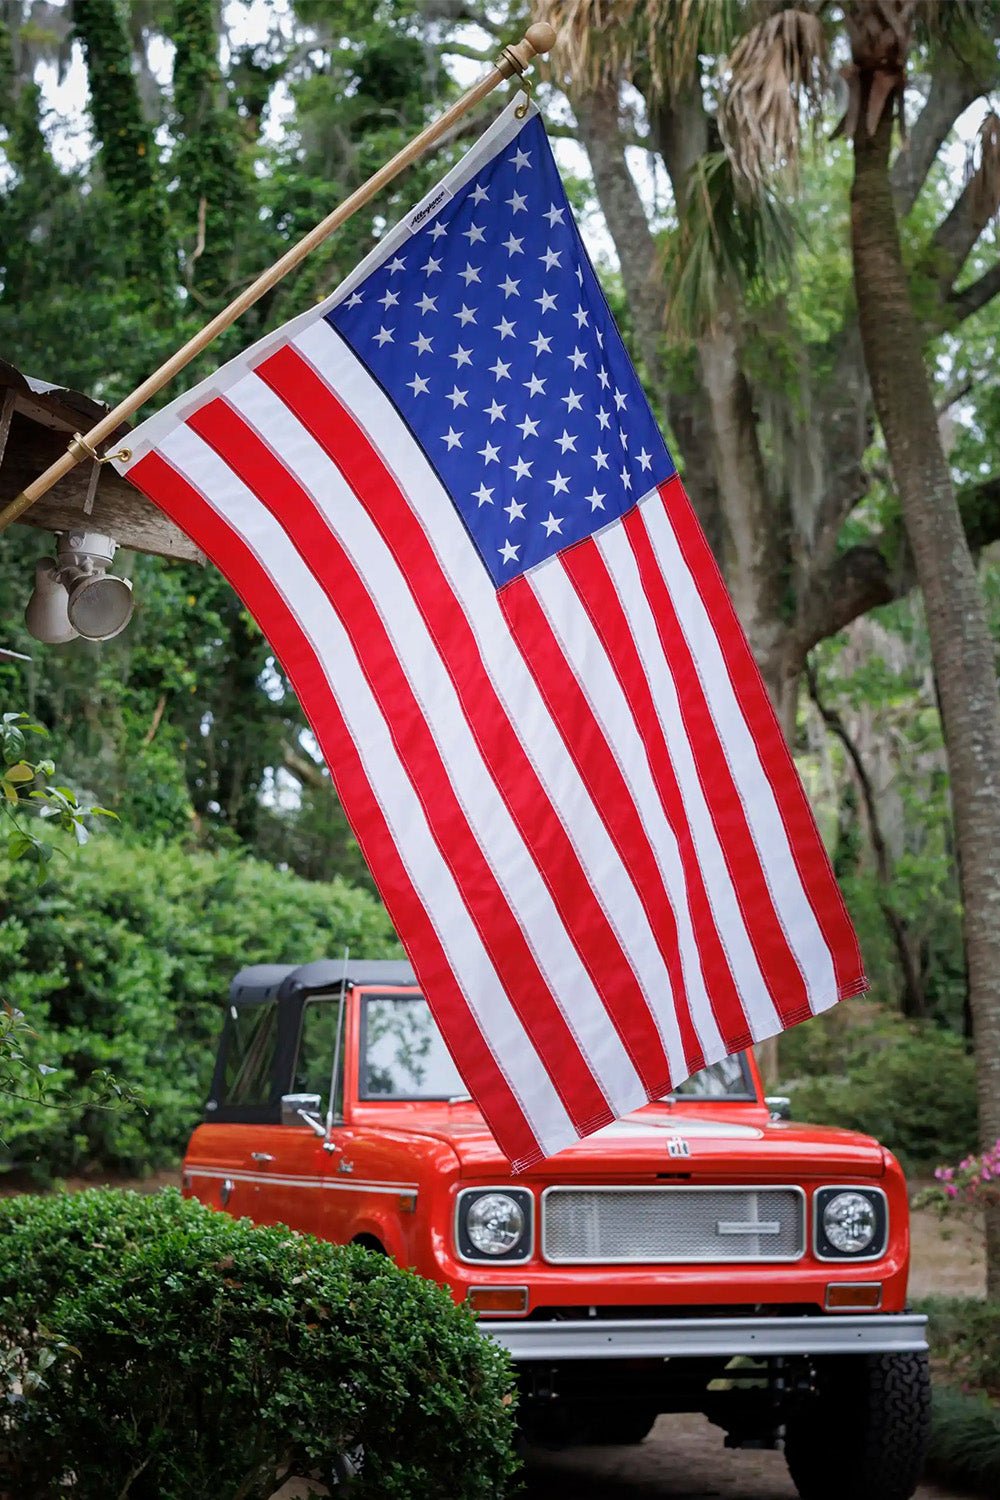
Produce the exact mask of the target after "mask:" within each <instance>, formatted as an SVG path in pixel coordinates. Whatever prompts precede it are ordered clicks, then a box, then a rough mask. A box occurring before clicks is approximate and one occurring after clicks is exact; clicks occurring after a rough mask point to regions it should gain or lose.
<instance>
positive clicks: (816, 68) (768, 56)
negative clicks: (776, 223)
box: [719, 7, 828, 191]
mask: <svg viewBox="0 0 1000 1500" xmlns="http://www.w3.org/2000/svg"><path fill="white" fill-rule="evenodd" d="M726 75H727V85H726V89H725V94H724V98H723V104H722V110H721V114H720V121H719V123H720V127H721V130H722V139H723V145H724V147H725V151H726V155H727V156H728V157H729V160H730V162H731V164H732V168H733V171H734V173H735V174H736V175H737V177H741V178H742V179H744V181H745V182H746V183H747V184H749V185H750V186H751V187H752V188H753V189H754V190H758V191H759V190H760V189H761V188H762V187H763V184H764V183H765V182H766V181H767V179H768V178H769V177H770V176H772V175H773V174H774V173H775V172H779V171H781V170H783V169H784V170H788V171H790V172H791V173H792V174H794V173H795V171H796V169H797V167H798V162H799V152H800V143H801V137H802V130H803V119H804V116H806V117H810V118H812V119H813V120H815V119H817V118H818V116H819V113H820V109H821V106H822V101H823V95H824V92H825V89H826V85H827V82H828V70H827V46H826V35H825V33H824V30H823V23H822V21H821V20H820V18H819V16H818V15H816V14H815V13H814V12H813V11H810V10H803V9H801V8H790V7H784V8H782V9H780V10H776V11H774V12H773V13H772V14H771V15H769V16H768V17H767V18H766V19H765V20H763V21H761V22H760V23H759V24H758V25H756V26H754V27H753V28H752V29H751V30H750V31H748V32H747V34H746V35H745V36H743V37H741V38H740V40H739V41H738V42H737V43H736V46H735V47H734V48H733V50H732V52H731V53H730V56H729V60H728V63H727V66H726Z"/></svg>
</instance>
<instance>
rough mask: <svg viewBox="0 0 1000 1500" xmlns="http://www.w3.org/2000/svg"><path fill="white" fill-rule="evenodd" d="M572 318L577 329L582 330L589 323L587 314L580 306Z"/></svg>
mask: <svg viewBox="0 0 1000 1500" xmlns="http://www.w3.org/2000/svg"><path fill="white" fill-rule="evenodd" d="M573 316H574V318H575V319H576V326H577V328H583V327H584V325H585V324H587V323H588V322H589V321H590V319H589V316H588V314H587V312H586V311H585V309H584V308H583V307H582V306H581V307H578V308H577V310H576V312H575V313H574V314H573Z"/></svg>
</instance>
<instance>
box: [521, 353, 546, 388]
mask: <svg viewBox="0 0 1000 1500" xmlns="http://www.w3.org/2000/svg"><path fill="white" fill-rule="evenodd" d="M538 352H539V354H540V353H541V352H542V351H541V350H539V351H538ZM524 388H525V390H526V391H527V392H528V395H529V396H544V395H545V381H544V380H539V378H538V376H537V375H532V377H531V379H530V380H526V381H525V382H524Z"/></svg>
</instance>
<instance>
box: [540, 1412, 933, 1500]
mask: <svg viewBox="0 0 1000 1500" xmlns="http://www.w3.org/2000/svg"><path fill="white" fill-rule="evenodd" d="M526 1478H527V1486H526V1489H525V1491H524V1500H796V1496H795V1490H794V1489H793V1488H792V1482H791V1480H790V1479H789V1477H788V1470H787V1469H786V1468H785V1461H784V1459H783V1458H782V1456H781V1454H780V1453H757V1452H753V1451H750V1450H744V1449H739V1450H736V1451H733V1450H731V1449H726V1448H724V1447H723V1446H722V1433H721V1432H720V1431H719V1429H718V1428H717V1427H713V1426H712V1425H711V1423H709V1422H708V1421H706V1419H705V1418H704V1417H698V1416H682V1417H661V1418H660V1420H659V1421H658V1422H657V1424H656V1426H655V1427H654V1429H653V1432H652V1435H651V1436H650V1437H648V1438H647V1439H646V1441H645V1442H644V1443H643V1444H642V1445H641V1447H638V1448H577V1449H575V1450H571V1451H568V1452H565V1453H539V1452H532V1454H531V1455H530V1457H529V1461H528V1469H527V1475H526ZM917 1497H918V1500H962V1497H960V1496H958V1495H957V1494H953V1493H952V1492H951V1491H950V1490H942V1489H936V1488H935V1487H934V1486H933V1485H922V1486H921V1488H920V1489H919V1490H918V1491H917Z"/></svg>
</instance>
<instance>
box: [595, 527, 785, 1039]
mask: <svg viewBox="0 0 1000 1500" xmlns="http://www.w3.org/2000/svg"><path fill="white" fill-rule="evenodd" d="M624 528H625V533H626V535H627V537H628V539H629V542H630V544H631V547H632V552H633V555H634V557H635V561H636V566H637V568H638V572H639V578H640V581H641V583H642V588H643V592H644V593H645V596H646V599H647V601H648V603H649V608H650V612H651V614H652V616H653V620H654V621H655V624H656V629H657V633H658V635H659V638H660V645H661V647H662V650H663V655H664V657H665V659H666V662H667V663H668V664H669V666H668V668H667V670H669V672H670V675H671V677H672V679H673V683H674V687H675V689H676V691H677V698H678V702H679V705H680V714H681V723H682V725H683V728H684V733H685V734H686V736H687V740H688V744H689V745H690V746H691V749H692V755H693V758H694V762H695V769H696V770H697V773H698V780H699V782H700V783H701V789H702V792H703V793H704V796H705V802H706V804H707V806H708V810H709V813H710V815H711V818H712V823H713V826H714V828H715V832H716V834H717V836H718V840H719V845H720V847H721V849H722V854H723V858H724V859H725V861H726V868H727V869H728V871H729V877H730V879H731V880H732V883H733V889H734V891H735V893H736V899H737V901H738V903H739V908H740V912H741V914H742V917H743V925H744V927H745V928H746V932H747V937H748V938H749V940H750V944H751V946H752V948H753V951H754V954H755V956H756V959H757V962H758V964H759V965H760V970H761V973H762V974H763V976H764V982H765V984H766V986H767V990H768V994H769V995H770V996H771V999H772V1000H773V1002H774V1005H775V1008H776V1010H777V1012H778V1015H779V1017H780V1019H781V1024H782V1027H786V1026H791V1025H792V1024H794V1022H796V1021H800V1020H802V1018H803V1016H804V1015H806V1014H808V1012H809V996H808V993H807V990H806V984H805V980H804V979H803V977H802V972H801V970H800V969H799V966H798V963H797V962H796V959H795V955H794V953H793V952H792V950H791V948H790V947H789V944H788V938H787V936H786V934H785V930H784V928H783V927H782V925H781V921H780V918H779V917H778V913H777V910H776V908H775V905H774V898H773V896H772V894H771V890H770V887H769V886H768V883H767V879H766V876H765V874H764V868H763V865H762V863H761V859H760V854H759V852H758V849H757V845H756V844H755V843H754V839H753V834H752V833H751V831H750V824H749V822H748V820H747V815H746V809H745V807H744V805H743V799H742V796H741V795H740V789H739V787H738V785H737V783H736V778H735V776H734V775H733V771H732V767H731V766H730V764H729V759H728V757H727V755H726V753H725V751H724V749H723V747H722V740H721V738H720V736H719V732H718V730H717V728H716V725H715V720H714V719H713V718H712V714H711V710H710V709H709V706H708V699H707V698H706V696H705V692H704V689H703V687H702V683H701V677H700V675H699V673H698V668H697V666H696V665H695V660H694V656H693V654H692V652H691V649H690V647H689V646H688V642H687V638H686V636H685V635H684V632H683V630H682V629H681V626H680V621H679V620H678V618H677V611H676V610H675V609H674V606H673V601H672V600H671V598H670V593H669V590H668V589H667V586H666V583H665V581H664V578H663V574H662V573H661V571H660V566H659V563H658V562H657V560H656V554H655V553H654V551H653V546H652V543H651V541H650V539H649V533H648V532H647V530H646V525H645V522H644V520H643V513H642V509H641V507H639V506H636V507H635V508H634V509H633V510H631V511H630V512H629V514H628V515H627V516H626V517H625V519H624ZM636 664H637V666H638V667H639V670H642V668H641V663H639V662H638V656H637V657H636ZM644 680H645V679H644ZM647 686H648V685H647ZM648 696H649V706H650V707H651V706H652V696H651V695H648ZM647 711H648V710H647ZM656 724H657V725H658V724H659V719H658V718H657V719H656ZM649 743H651V744H652V745H653V746H654V763H655V761H658V760H659V758H660V757H661V756H664V757H667V756H668V755H669V752H668V751H667V747H666V742H665V741H664V740H663V738H662V734H661V735H660V736H659V737H656V736H655V732H654V735H653V736H652V737H651V740H650V741H649ZM674 792H675V795H676V794H677V792H676V783H675V788H674ZM690 848H691V856H692V857H696V856H695V851H694V846H693V844H691V846H690ZM724 1034H725V1033H724Z"/></svg>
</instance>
